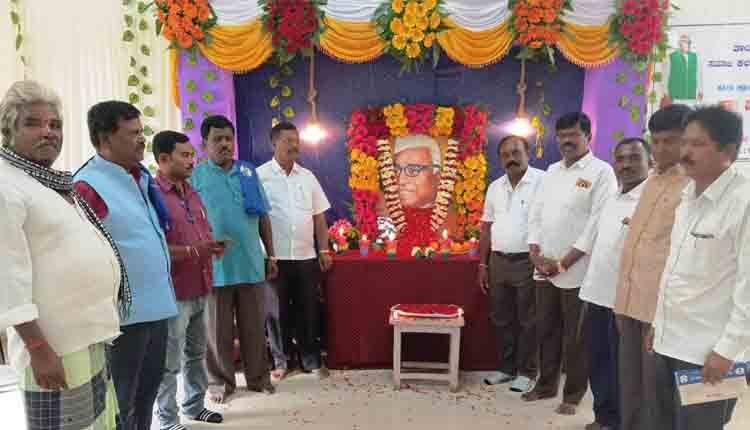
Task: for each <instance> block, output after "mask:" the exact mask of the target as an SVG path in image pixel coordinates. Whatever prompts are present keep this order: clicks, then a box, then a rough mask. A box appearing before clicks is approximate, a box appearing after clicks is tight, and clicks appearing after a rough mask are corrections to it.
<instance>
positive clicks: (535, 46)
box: [529, 40, 542, 49]
mask: <svg viewBox="0 0 750 430" xmlns="http://www.w3.org/2000/svg"><path fill="white" fill-rule="evenodd" d="M529 47H531V48H533V49H539V48H541V47H542V42H540V41H538V40H535V41H533V42H531V43H529Z"/></svg>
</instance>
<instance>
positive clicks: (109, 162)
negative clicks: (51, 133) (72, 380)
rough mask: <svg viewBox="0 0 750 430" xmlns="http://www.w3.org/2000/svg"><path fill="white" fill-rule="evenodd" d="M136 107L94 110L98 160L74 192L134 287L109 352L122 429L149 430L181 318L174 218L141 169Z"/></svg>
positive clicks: (91, 122) (111, 105)
mask: <svg viewBox="0 0 750 430" xmlns="http://www.w3.org/2000/svg"><path fill="white" fill-rule="evenodd" d="M140 115H141V113H140V112H139V111H138V109H137V108H136V107H135V106H133V105H131V104H129V103H125V102H121V101H106V102H101V103H98V104H96V105H94V106H93V107H92V108H91V109H90V110H89V112H88V127H89V135H90V137H91V142H92V144H93V146H94V148H95V149H96V152H97V154H96V155H95V156H94V157H93V158H92V159H91V160H89V161H88V162H87V163H86V164H85V165H84V166H83V167H82V168H81V169H80V170H79V171H78V172H77V173H76V175H75V180H76V184H75V187H76V190H77V191H78V192H79V193H80V194H81V196H82V197H83V198H84V199H86V201H87V202H88V204H89V205H90V206H91V207H92V209H93V210H94V211H95V212H96V215H97V216H98V217H99V219H101V220H102V223H103V224H104V226H105V227H107V229H108V230H109V231H110V233H111V234H112V237H113V238H114V241H115V242H116V243H117V246H118V248H119V250H120V253H121V254H122V258H123V261H124V262H125V268H126V270H127V273H128V277H129V279H130V285H131V287H132V288H133V307H132V311H131V312H130V315H129V317H128V318H125V319H123V320H122V321H121V327H120V330H121V331H122V335H121V336H120V337H118V338H117V339H116V340H115V342H114V343H113V344H112V347H111V348H110V350H109V355H108V358H109V366H110V370H111V371H112V377H113V378H114V381H115V388H116V389H117V400H118V404H119V408H120V413H119V415H118V429H126V430H130V429H137V430H145V429H149V428H150V427H151V420H152V416H153V410H154V402H155V400H156V395H157V392H158V390H159V384H160V383H161V379H162V376H163V375H164V360H165V356H166V348H167V342H166V341H167V331H168V329H167V320H168V319H169V318H171V317H173V316H175V315H177V304H176V301H175V295H174V290H173V288H172V277H171V275H170V256H169V248H168V245H167V242H166V237H165V231H168V230H169V226H170V218H169V212H168V210H167V208H166V206H165V204H164V200H163V198H162V195H161V192H160V191H159V187H158V186H157V185H156V182H155V181H154V179H153V178H152V177H151V174H150V173H149V172H148V170H147V169H146V168H145V167H144V166H143V165H141V163H140V162H141V160H143V155H144V150H145V149H146V139H145V137H144V136H143V126H142V124H141V120H140Z"/></svg>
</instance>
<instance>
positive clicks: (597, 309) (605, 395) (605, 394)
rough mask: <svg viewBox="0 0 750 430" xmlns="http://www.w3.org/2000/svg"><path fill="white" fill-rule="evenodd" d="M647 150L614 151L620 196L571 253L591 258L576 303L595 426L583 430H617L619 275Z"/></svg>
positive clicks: (634, 144)
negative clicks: (581, 316) (581, 312)
mask: <svg viewBox="0 0 750 430" xmlns="http://www.w3.org/2000/svg"><path fill="white" fill-rule="evenodd" d="M649 159H650V156H649V151H648V144H647V143H646V142H645V141H644V140H643V139H641V138H628V139H624V140H622V141H621V142H620V143H618V144H617V146H615V149H614V161H615V174H616V175H617V179H618V180H619V182H620V192H619V193H617V194H613V195H612V196H610V198H609V199H608V200H607V203H606V204H605V205H604V208H603V209H602V212H601V215H600V216H599V220H598V222H597V223H593V224H589V225H588V227H587V230H586V232H585V233H584V240H583V241H580V242H578V243H576V246H575V247H574V248H573V250H574V252H575V251H578V252H579V253H580V254H581V256H583V255H590V256H591V263H590V264H589V268H588V271H587V272H586V276H585V277H584V278H583V284H582V285H581V292H580V298H581V300H583V301H585V302H586V310H585V312H584V314H585V323H584V324H585V326H584V327H585V329H584V331H585V333H586V336H585V337H586V349H587V351H588V354H589V383H590V384H591V392H592V393H593V394H594V418H595V421H594V422H593V423H591V424H589V425H587V426H586V430H612V429H615V428H617V427H618V425H619V422H620V418H619V407H618V406H619V405H618V403H619V402H618V380H617V375H618V373H617V369H618V367H617V345H618V340H617V339H618V332H617V326H616V323H615V314H614V312H613V311H612V308H613V307H614V305H615V293H616V291H617V275H618V272H619V270H620V257H621V255H622V249H623V245H624V243H625V237H626V236H627V232H628V229H629V226H630V219H631V217H632V216H633V213H634V212H635V208H636V206H637V205H638V201H639V200H640V197H641V193H642V191H643V188H644V185H645V182H646V178H647V177H648V170H649Z"/></svg>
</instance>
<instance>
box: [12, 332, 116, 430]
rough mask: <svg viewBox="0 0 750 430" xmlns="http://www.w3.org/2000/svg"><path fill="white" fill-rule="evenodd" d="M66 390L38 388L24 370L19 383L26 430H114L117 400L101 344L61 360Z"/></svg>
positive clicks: (28, 370) (29, 368)
mask: <svg viewBox="0 0 750 430" xmlns="http://www.w3.org/2000/svg"><path fill="white" fill-rule="evenodd" d="M62 363H63V368H64V369H65V380H66V382H67V384H68V389H67V390H62V391H51V390H45V389H43V388H40V387H39V385H37V383H36V378H34V371H33V370H32V369H31V367H30V366H29V367H27V368H26V370H25V372H24V376H23V378H22V379H21V381H20V384H19V385H20V389H21V393H22V394H23V399H24V407H25V409H26V421H27V424H28V430H115V428H116V416H117V397H116V394H115V388H114V384H113V383H112V379H111V377H110V375H109V371H108V370H107V361H106V355H105V349H104V344H103V343H98V344H95V345H91V346H89V347H88V348H87V349H85V350H82V351H78V352H74V353H71V354H68V355H65V356H63V357H62Z"/></svg>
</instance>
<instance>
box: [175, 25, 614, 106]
mask: <svg viewBox="0 0 750 430" xmlns="http://www.w3.org/2000/svg"><path fill="white" fill-rule="evenodd" d="M325 21H326V25H327V29H326V31H325V32H323V34H322V35H321V39H320V45H321V50H322V51H323V52H325V53H327V54H328V55H330V56H331V57H333V58H335V59H337V60H339V61H343V62H347V63H365V62H368V61H372V60H374V59H376V58H378V57H379V56H380V55H382V54H383V49H384V44H383V42H382V41H381V40H380V38H379V37H378V35H377V33H376V31H375V26H374V25H373V24H372V23H369V22H347V21H340V20H337V19H334V18H330V17H326V18H325ZM445 23H446V24H447V25H448V26H449V27H451V29H450V30H447V31H445V32H442V33H440V34H439V35H438V37H437V42H438V43H440V46H441V47H442V49H443V51H445V53H446V54H447V55H448V56H449V57H450V58H451V59H453V60H454V61H456V62H458V63H460V64H463V65H465V66H467V67H482V66H486V65H488V64H492V63H495V62H497V61H499V60H500V59H502V58H503V57H504V56H505V55H507V54H508V51H509V50H510V48H511V46H512V45H513V36H512V34H511V32H510V30H509V29H508V21H505V22H503V23H501V24H499V25H497V26H496V27H494V28H491V29H488V30H483V31H472V30H468V29H465V28H462V27H459V26H458V25H456V24H455V23H454V22H453V21H452V20H451V19H450V18H446V20H445ZM209 34H210V35H211V37H212V38H213V40H212V42H211V43H210V44H208V45H203V44H199V45H198V47H199V49H200V51H201V53H203V55H204V56H205V57H206V58H207V59H208V60H209V61H211V62H212V63H214V64H216V65H217V66H219V67H221V68H224V69H227V70H229V71H232V72H235V73H243V72H247V71H249V70H253V69H255V68H257V67H260V66H261V65H262V64H263V63H265V62H266V60H268V58H270V57H271V55H272V54H273V46H272V44H271V35H270V34H268V33H266V32H264V31H263V24H262V21H261V20H260V19H255V20H253V21H250V22H248V23H247V24H242V25H217V26H215V27H214V28H212V29H211V30H209ZM557 47H558V49H559V50H560V52H561V53H562V54H563V55H564V56H565V58H567V59H568V60H569V61H571V62H573V63H575V64H577V65H579V66H581V67H587V68H590V67H597V66H602V65H605V64H608V63H610V62H611V61H613V60H614V59H615V58H616V57H617V55H618V52H617V48H616V47H615V46H611V45H610V44H609V27H608V26H607V25H601V26H587V25H579V24H575V23H570V22H566V31H565V33H563V35H562V37H561V39H560V41H559V42H558V43H557ZM170 60H171V73H172V77H173V84H172V99H173V101H174V103H175V104H176V105H178V106H179V102H180V93H179V87H178V82H177V66H178V56H177V53H176V52H172V53H171V58H170Z"/></svg>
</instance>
